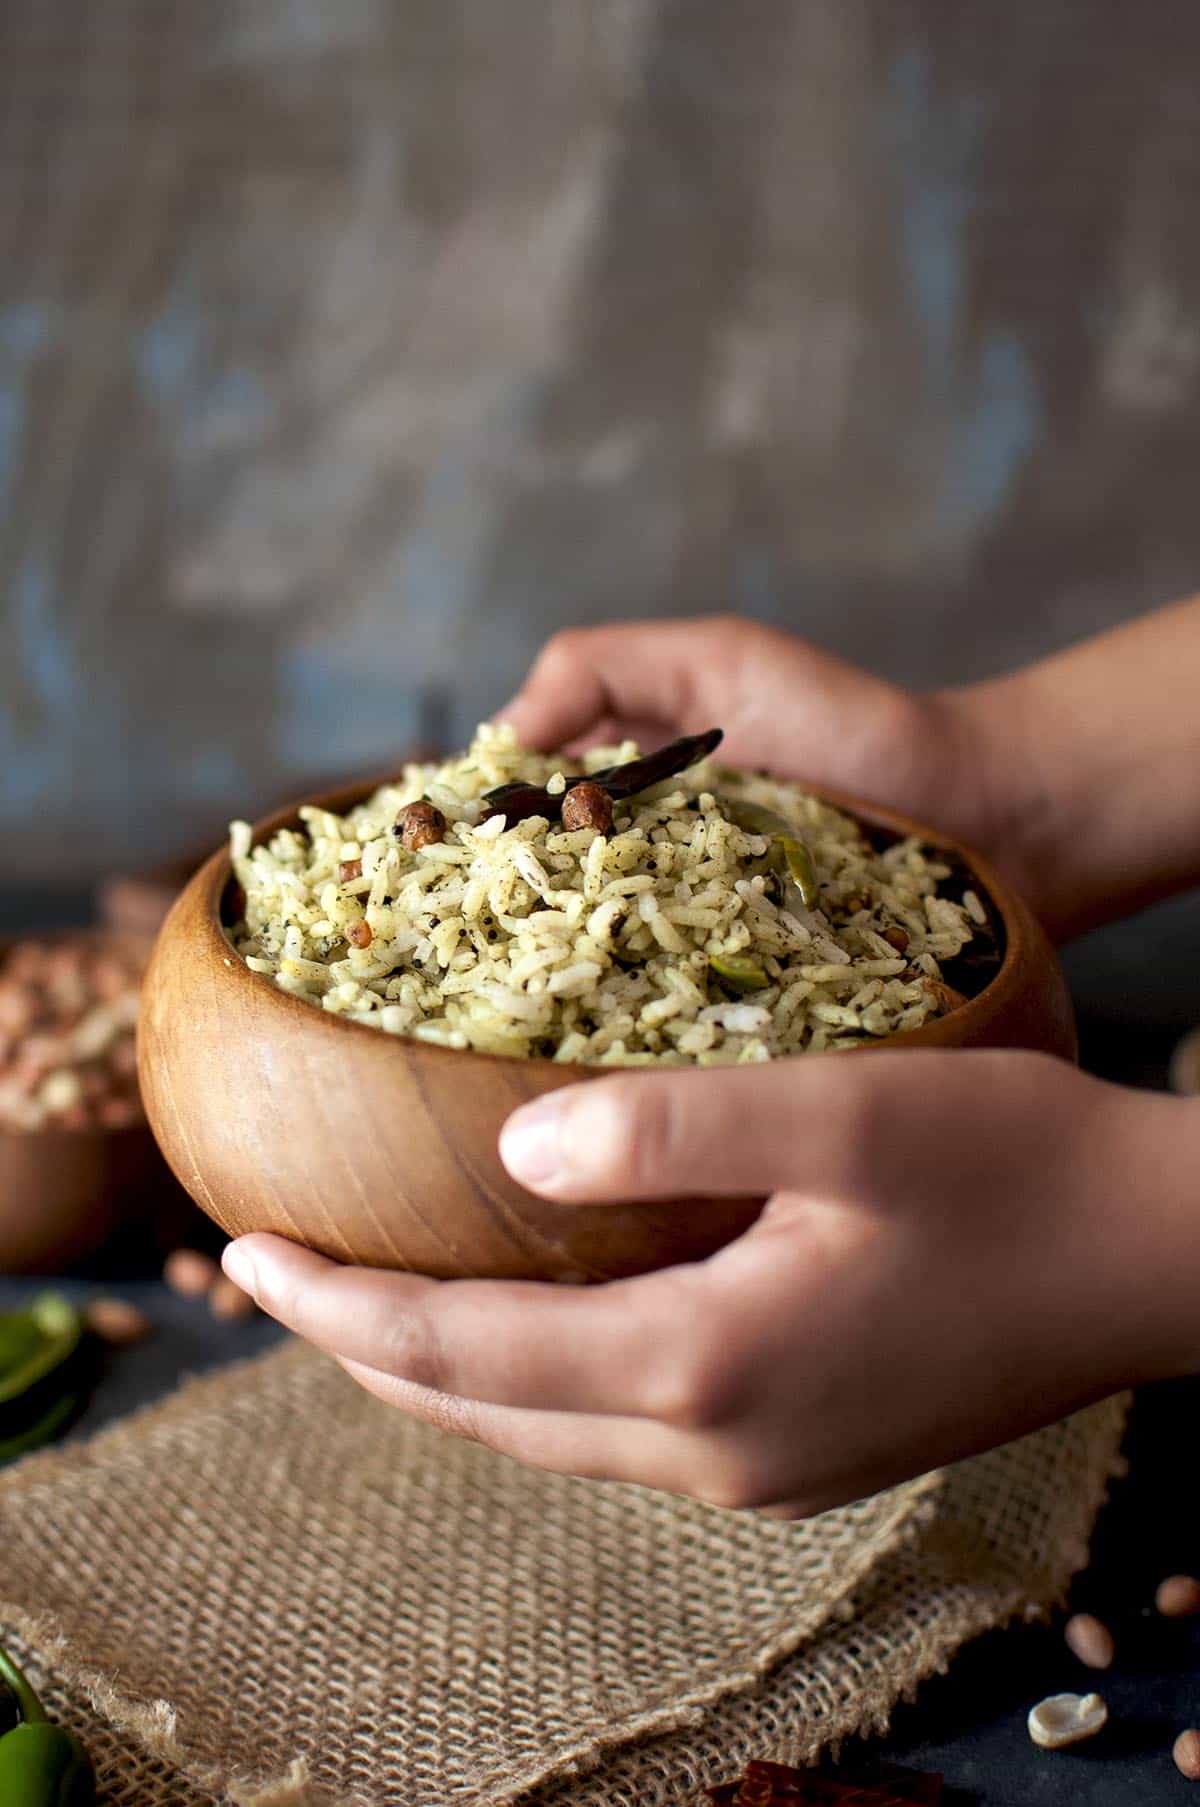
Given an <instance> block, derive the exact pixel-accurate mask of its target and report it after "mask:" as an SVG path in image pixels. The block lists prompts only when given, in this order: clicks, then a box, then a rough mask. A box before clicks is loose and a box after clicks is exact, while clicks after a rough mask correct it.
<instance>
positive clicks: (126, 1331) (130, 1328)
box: [83, 1299, 151, 1345]
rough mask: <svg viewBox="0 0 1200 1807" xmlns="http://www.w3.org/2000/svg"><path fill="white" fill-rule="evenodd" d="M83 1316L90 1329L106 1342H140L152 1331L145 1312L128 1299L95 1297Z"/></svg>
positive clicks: (119, 1343)
mask: <svg viewBox="0 0 1200 1807" xmlns="http://www.w3.org/2000/svg"><path fill="white" fill-rule="evenodd" d="M83 1316H84V1322H85V1323H86V1324H87V1327H88V1329H89V1330H91V1331H94V1332H95V1334H96V1335H97V1336H98V1337H100V1338H102V1339H103V1341H104V1342H106V1343H114V1344H118V1345H121V1344H125V1343H140V1342H141V1340H142V1338H143V1337H144V1336H148V1335H149V1333H150V1328H151V1325H150V1320H149V1318H148V1317H147V1316H146V1314H145V1312H144V1311H140V1310H139V1309H138V1307H137V1306H136V1305H131V1304H130V1303H129V1301H128V1300H127V1299H93V1300H92V1301H91V1303H90V1304H89V1305H88V1306H86V1307H85V1309H84V1313H83Z"/></svg>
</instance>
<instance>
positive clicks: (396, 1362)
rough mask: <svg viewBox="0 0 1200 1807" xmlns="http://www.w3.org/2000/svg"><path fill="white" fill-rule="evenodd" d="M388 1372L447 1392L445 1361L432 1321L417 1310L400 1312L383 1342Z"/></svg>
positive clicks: (433, 1389)
mask: <svg viewBox="0 0 1200 1807" xmlns="http://www.w3.org/2000/svg"><path fill="white" fill-rule="evenodd" d="M383 1366H384V1367H385V1369H386V1372H387V1373H389V1374H394V1375H396V1377H397V1378H398V1379H400V1380H406V1381H409V1382H411V1384H412V1385H413V1386H416V1387H423V1388H425V1389H426V1390H427V1391H428V1392H432V1393H445V1391H446V1364H445V1360H444V1356H443V1351H442V1347H441V1342H440V1339H439V1337H438V1335H437V1332H436V1330H435V1328H434V1326H433V1324H432V1322H431V1321H430V1320H429V1319H428V1318H427V1317H424V1316H418V1315H417V1314H416V1313H412V1312H403V1313H398V1314H397V1315H396V1317H395V1318H394V1319H393V1320H392V1322H391V1323H390V1325H389V1326H388V1331H387V1336H386V1339H385V1344H384V1363H383Z"/></svg>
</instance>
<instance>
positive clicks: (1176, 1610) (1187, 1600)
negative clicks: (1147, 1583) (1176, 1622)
mask: <svg viewBox="0 0 1200 1807" xmlns="http://www.w3.org/2000/svg"><path fill="white" fill-rule="evenodd" d="M1154 1604H1155V1606H1157V1608H1158V1610H1159V1612H1160V1613H1161V1614H1162V1616H1163V1618H1164V1619H1191V1618H1194V1617H1195V1615H1196V1614H1197V1613H1200V1581H1197V1580H1196V1578H1195V1576H1194V1575H1168V1576H1167V1578H1166V1580H1165V1581H1161V1582H1160V1583H1159V1586H1158V1592H1157V1593H1156V1594H1155V1596H1154Z"/></svg>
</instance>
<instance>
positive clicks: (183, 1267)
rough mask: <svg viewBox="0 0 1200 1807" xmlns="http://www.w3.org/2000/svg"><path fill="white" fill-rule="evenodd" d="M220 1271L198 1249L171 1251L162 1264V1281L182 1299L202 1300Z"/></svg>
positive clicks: (210, 1289)
mask: <svg viewBox="0 0 1200 1807" xmlns="http://www.w3.org/2000/svg"><path fill="white" fill-rule="evenodd" d="M220 1274H221V1270H220V1268H219V1267H218V1266H217V1263H216V1262H215V1261H214V1260H213V1258H212V1256H211V1255H205V1254H203V1253H202V1252H201V1251H200V1250H199V1249H172V1250H171V1253H170V1254H169V1255H168V1256H167V1259H166V1261H165V1263H164V1264H163V1279H164V1280H165V1281H166V1283H167V1285H168V1286H169V1287H170V1288H171V1291H172V1292H174V1293H178V1294H179V1296H180V1298H183V1299H202V1298H203V1297H204V1295H205V1294H206V1293H209V1292H211V1291H212V1289H213V1287H214V1286H215V1284H216V1282H217V1280H218V1279H219V1278H220Z"/></svg>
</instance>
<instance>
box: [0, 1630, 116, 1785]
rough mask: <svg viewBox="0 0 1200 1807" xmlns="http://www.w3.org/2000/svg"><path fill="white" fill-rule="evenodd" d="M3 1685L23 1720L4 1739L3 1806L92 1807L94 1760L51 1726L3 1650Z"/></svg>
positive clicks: (0, 1758) (62, 1729) (0, 1750)
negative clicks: (13, 1700)
mask: <svg viewBox="0 0 1200 1807" xmlns="http://www.w3.org/2000/svg"><path fill="white" fill-rule="evenodd" d="M0 1682H2V1683H3V1684H4V1686H5V1687H7V1688H8V1690H9V1692H10V1693H11V1694H12V1696H13V1698H14V1699H15V1701H16V1703H17V1710H18V1712H19V1713H20V1715H21V1719H20V1723H19V1724H18V1725H15V1726H13V1728H12V1730H11V1731H8V1732H5V1734H4V1736H3V1737H2V1738H0V1807H93V1803H94V1802H95V1799H96V1778H95V1774H94V1772H93V1770H92V1764H91V1759H90V1758H89V1756H88V1754H87V1752H86V1751H85V1750H84V1748H83V1745H82V1744H81V1743H80V1742H79V1740H78V1738H77V1737H76V1736H75V1734H74V1732H69V1731H68V1730H67V1728H66V1726H65V1725H53V1724H51V1722H50V1720H49V1719H48V1718H47V1716H46V1710H45V1708H44V1707H43V1706H42V1703H41V1701H40V1700H39V1699H38V1697H37V1695H36V1694H35V1693H34V1691H33V1688H32V1686H31V1685H30V1682H29V1680H28V1678H27V1677H26V1676H25V1674H24V1673H23V1672H22V1670H21V1669H19V1668H18V1666H17V1664H16V1663H15V1662H14V1661H13V1659H12V1657H10V1656H9V1655H8V1653H7V1651H5V1650H3V1649H0Z"/></svg>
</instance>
